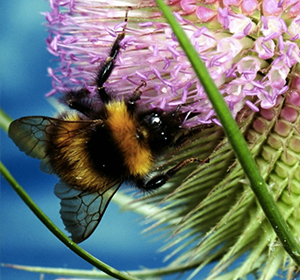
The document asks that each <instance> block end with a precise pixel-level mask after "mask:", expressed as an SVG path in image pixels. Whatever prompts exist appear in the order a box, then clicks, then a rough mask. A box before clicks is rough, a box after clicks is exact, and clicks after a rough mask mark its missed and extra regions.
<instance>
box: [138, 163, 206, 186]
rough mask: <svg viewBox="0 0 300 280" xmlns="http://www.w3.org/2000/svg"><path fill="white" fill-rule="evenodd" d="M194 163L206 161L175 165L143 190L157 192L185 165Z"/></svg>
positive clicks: (153, 179)
mask: <svg viewBox="0 0 300 280" xmlns="http://www.w3.org/2000/svg"><path fill="white" fill-rule="evenodd" d="M192 162H199V163H203V162H206V161H201V160H200V159H198V158H188V159H185V160H183V161H181V162H180V163H178V164H177V165H175V166H174V167H173V168H171V169H169V170H168V171H167V172H166V173H162V174H159V175H156V176H154V177H153V178H151V179H150V180H149V181H148V182H146V183H145V184H144V186H143V187H141V188H142V189H144V190H145V191H152V190H155V189H157V188H159V187H161V186H163V185H164V184H165V183H166V182H167V181H168V180H169V179H171V178H172V176H174V175H175V174H176V173H177V172H178V171H179V170H181V169H182V168H183V167H184V166H185V165H187V164H189V163H192Z"/></svg>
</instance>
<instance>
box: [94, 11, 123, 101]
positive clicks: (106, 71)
mask: <svg viewBox="0 0 300 280" xmlns="http://www.w3.org/2000/svg"><path fill="white" fill-rule="evenodd" d="M127 15H128V10H127V11H126V15H125V22H126V25H125V26H124V27H123V31H122V32H121V33H120V34H118V36H117V38H116V40H115V42H114V43H113V45H112V47H111V50H110V53H109V55H108V57H107V58H106V59H105V61H104V63H103V65H102V66H101V67H100V69H99V71H98V74H97V78H96V82H97V90H98V94H99V96H100V98H101V100H102V101H103V102H104V103H108V102H109V101H110V99H111V97H110V96H109V95H108V94H107V92H106V91H105V88H104V87H103V84H104V83H105V82H106V80H107V79H108V78H109V76H110V74H111V72H112V70H113V69H114V66H115V59H116V58H117V55H118V53H119V51H120V42H121V41H122V40H123V39H124V37H125V28H126V26H127Z"/></svg>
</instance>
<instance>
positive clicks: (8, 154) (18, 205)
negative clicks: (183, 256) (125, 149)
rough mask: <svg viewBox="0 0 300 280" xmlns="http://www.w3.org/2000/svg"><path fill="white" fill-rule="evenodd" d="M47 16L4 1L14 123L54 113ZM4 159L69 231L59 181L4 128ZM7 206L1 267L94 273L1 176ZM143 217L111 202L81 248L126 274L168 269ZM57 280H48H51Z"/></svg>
mask: <svg viewBox="0 0 300 280" xmlns="http://www.w3.org/2000/svg"><path fill="white" fill-rule="evenodd" d="M46 10H49V3H48V2H46V1H43V0H31V1H20V0H9V1H1V8H0V13H1V14H0V21H1V107H2V109H4V110H5V111H6V113H7V114H9V116H11V117H12V118H13V119H15V118H19V117H22V116H30V115H45V116H52V115H53V114H54V113H55V109H54V108H53V107H52V106H51V105H50V104H49V102H48V101H47V100H46V98H45V93H46V92H48V91H49V90H51V79H50V78H49V77H47V67H49V66H51V65H53V63H52V60H53V56H51V55H50V54H49V53H48V52H47V50H46V44H45V39H46V37H47V36H48V34H47V31H46V28H45V27H44V26H43V25H42V23H43V22H45V20H44V18H43V16H42V15H40V12H41V11H46ZM1 160H2V161H3V163H4V164H5V165H6V166H7V168H8V169H9V170H10V172H11V173H12V175H13V176H14V177H15V178H16V179H17V181H18V182H19V183H20V184H21V185H22V186H23V187H24V188H25V190H26V191H27V192H28V194H29V195H30V196H31V197H32V198H33V200H34V201H35V202H36V203H37V204H38V206H39V207H40V208H41V209H42V210H43V211H44V212H45V213H46V214H47V215H48V216H49V217H50V219H51V220H52V221H53V222H54V223H55V224H57V225H58V226H59V227H60V228H61V229H63V228H64V226H63V224H62V221H61V219H60V216H59V208H60V206H59V200H58V199H57V198H56V197H55V195H54V194H53V188H54V185H55V184H56V182H57V181H58V179H57V178H56V177H55V176H50V175H47V174H44V173H42V172H41V171H40V170H39V161H38V160H35V159H32V158H29V157H27V156H26V155H25V154H23V153H21V152H20V151H19V149H18V148H17V147H16V146H15V145H14V144H13V143H12V141H11V140H10V139H9V138H8V137H7V135H6V134H5V133H4V132H3V131H2V130H1ZM0 207H1V208H0V210H1V212H0V221H1V232H0V238H1V260H0V261H1V263H6V264H22V265H31V266H44V267H63V268H75V269H80V268H82V269H92V266H91V265H90V264H88V263H87V262H85V261H84V260H82V259H81V258H79V257H78V256H77V255H75V254H74V253H73V252H72V251H70V250H69V249H68V248H66V247H65V245H63V244H62V243H61V242H60V241H59V240H58V239H57V238H56V237H54V236H53V235H52V234H51V233H50V232H49V231H48V230H47V228H46V227H45V226H44V225H43V224H42V223H41V222H40V221H39V220H38V219H37V218H36V217H35V215H34V214H33V213H32V212H31V211H30V210H29V208H28V207H27V206H26V205H25V204H24V202H23V201H22V200H21V199H20V198H19V197H18V195H17V194H16V193H15V192H14V190H13V189H12V188H11V187H10V186H9V185H8V183H7V182H6V181H5V180H4V179H3V178H2V177H1V205H0ZM141 219H142V218H141V217H140V216H138V215H136V214H134V213H129V212H124V213H123V212H120V211H119V208H118V206H116V205H114V204H112V203H111V204H110V205H109V207H108V209H107V211H106V214H105V215H104V218H103V219H102V221H101V224H100V226H99V227H98V229H97V230H96V231H95V233H94V234H93V235H92V236H91V237H90V238H89V239H88V240H87V241H85V242H84V243H82V245H81V246H82V247H83V248H84V249H85V250H87V251H88V252H90V253H91V254H92V255H94V256H96V257H98V258H99V259H100V260H102V261H104V262H105V263H107V264H109V265H112V266H114V267H115V268H117V269H119V270H132V269H139V268H140V267H141V266H142V267H148V268H158V267H162V266H164V265H165V263H163V258H164V257H165V256H166V253H158V252H157V251H158V249H159V248H160V247H161V246H162V245H163V240H162V241H159V242H154V241H152V240H153V238H155V235H151V236H148V235H146V234H141V231H142V230H143V229H144V228H145V227H144V226H142V225H141V223H140V221H141ZM0 276H1V279H3V280H4V279H39V277H40V276H39V275H38V274H33V273H30V272H24V271H18V270H14V269H11V268H3V267H2V268H1V275H0ZM198 277H199V276H197V277H196V278H197V279H199V278H198ZM56 278H58V277H57V276H54V275H45V278H44V279H46V280H49V279H56ZM183 278H185V276H183ZM164 279H174V276H169V277H165V278H164Z"/></svg>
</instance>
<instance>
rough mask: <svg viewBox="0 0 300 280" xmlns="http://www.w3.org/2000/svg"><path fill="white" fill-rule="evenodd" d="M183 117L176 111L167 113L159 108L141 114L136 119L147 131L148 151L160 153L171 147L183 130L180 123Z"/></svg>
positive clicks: (183, 115)
mask: <svg viewBox="0 0 300 280" xmlns="http://www.w3.org/2000/svg"><path fill="white" fill-rule="evenodd" d="M185 116H186V114H183V113H181V112H180V111H178V110H176V111H171V112H167V111H164V110H163V109H161V108H153V109H151V110H148V111H146V112H141V113H140V114H139V116H138V119H139V123H140V124H141V126H142V127H144V128H145V129H146V131H147V135H148V144H149V146H150V149H151V150H152V151H158V153H161V151H163V150H165V149H166V148H168V147H170V146H172V145H173V144H174V143H175V141H176V139H177V138H178V137H179V136H180V135H181V134H182V132H183V130H184V128H183V126H182V123H183V121H184V119H185Z"/></svg>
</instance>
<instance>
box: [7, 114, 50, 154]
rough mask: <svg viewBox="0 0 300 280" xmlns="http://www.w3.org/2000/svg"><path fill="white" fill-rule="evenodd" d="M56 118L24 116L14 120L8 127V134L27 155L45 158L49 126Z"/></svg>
mask: <svg viewBox="0 0 300 280" xmlns="http://www.w3.org/2000/svg"><path fill="white" fill-rule="evenodd" d="M54 120H55V119H52V118H47V117H24V118H20V119H17V120H15V121H13V122H12V123H11V124H10V126H9V129H8V136H9V137H10V138H11V139H12V140H13V141H14V143H15V144H16V145H17V146H18V147H19V149H20V150H21V151H22V152H25V153H26V155H28V156H31V157H34V158H38V159H44V158H45V157H46V156H47V154H46V145H47V141H48V136H49V135H48V134H47V127H49V126H51V125H52V122H53V121H54Z"/></svg>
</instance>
